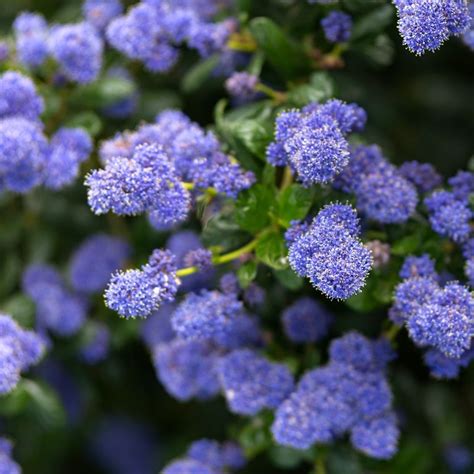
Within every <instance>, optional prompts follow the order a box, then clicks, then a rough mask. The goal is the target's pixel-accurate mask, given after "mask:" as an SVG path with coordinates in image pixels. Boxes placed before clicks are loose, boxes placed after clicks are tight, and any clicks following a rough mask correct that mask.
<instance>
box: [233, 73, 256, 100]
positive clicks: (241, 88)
mask: <svg viewBox="0 0 474 474" xmlns="http://www.w3.org/2000/svg"><path fill="white" fill-rule="evenodd" d="M258 82H259V80H258V77H257V76H254V75H253V74H249V73H247V72H235V73H234V74H232V75H231V76H230V77H229V78H228V79H227V80H226V81H225V87H226V89H227V92H228V93H229V94H230V95H231V96H232V97H235V98H236V99H241V100H244V101H249V100H252V99H253V98H254V97H255V96H256V90H255V88H256V86H257V84H258Z"/></svg>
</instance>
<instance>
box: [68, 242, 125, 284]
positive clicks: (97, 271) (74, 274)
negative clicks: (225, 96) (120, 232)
mask: <svg viewBox="0 0 474 474" xmlns="http://www.w3.org/2000/svg"><path fill="white" fill-rule="evenodd" d="M129 255H130V247H129V245H128V244H127V243H126V242H124V241H123V240H122V239H120V238H118V237H112V236H110V235H107V234H96V235H92V236H91V237H89V238H88V239H86V240H85V241H84V242H83V243H82V244H81V245H80V246H79V248H78V249H77V250H76V251H75V252H74V254H73V255H72V257H71V262H70V264H69V278H70V281H71V285H72V287H73V288H74V289H75V290H76V291H80V292H85V293H94V292H96V291H101V290H103V289H104V288H105V287H106V285H107V282H108V281H109V279H110V276H111V274H112V273H113V272H115V271H116V270H118V269H119V268H121V267H122V266H123V264H124V263H125V260H126V259H127V257H128V256H129Z"/></svg>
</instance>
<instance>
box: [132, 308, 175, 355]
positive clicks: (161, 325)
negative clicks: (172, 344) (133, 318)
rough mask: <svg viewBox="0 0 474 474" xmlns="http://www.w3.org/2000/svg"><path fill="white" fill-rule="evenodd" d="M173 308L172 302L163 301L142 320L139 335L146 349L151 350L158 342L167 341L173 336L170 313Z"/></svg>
mask: <svg viewBox="0 0 474 474" xmlns="http://www.w3.org/2000/svg"><path fill="white" fill-rule="evenodd" d="M175 308H176V306H175V305H174V304H173V303H163V304H162V305H161V306H160V307H159V309H158V310H157V311H155V312H154V313H153V314H151V315H150V316H148V318H146V319H145V320H144V321H143V323H142V325H141V327H140V335H141V338H142V339H143V342H144V343H145V344H146V346H147V347H148V349H150V350H152V349H153V348H154V347H155V346H157V345H158V344H161V343H164V342H169V341H171V340H172V339H173V338H174V337H175V333H174V331H173V327H172V326H171V315H172V314H173V312H174V310H175Z"/></svg>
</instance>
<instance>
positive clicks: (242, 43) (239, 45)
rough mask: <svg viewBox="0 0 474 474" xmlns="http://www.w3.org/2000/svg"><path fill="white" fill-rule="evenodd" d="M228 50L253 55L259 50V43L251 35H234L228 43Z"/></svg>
mask: <svg viewBox="0 0 474 474" xmlns="http://www.w3.org/2000/svg"><path fill="white" fill-rule="evenodd" d="M227 48H229V49H232V50H234V51H244V52H246V53H253V52H254V51H256V49H257V43H256V41H255V40H254V38H253V36H252V35H251V34H250V33H233V34H232V35H231V36H230V38H229V41H227Z"/></svg>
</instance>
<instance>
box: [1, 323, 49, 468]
mask: <svg viewBox="0 0 474 474" xmlns="http://www.w3.org/2000/svg"><path fill="white" fill-rule="evenodd" d="M44 350H45V343H44V340H43V338H42V337H41V336H40V335H38V334H37V333H35V332H33V331H28V330H26V329H23V328H21V327H20V326H19V325H18V324H17V322H16V321H15V320H14V319H12V317H11V316H9V315H6V314H0V394H1V395H4V394H6V393H9V392H11V391H12V390H13V389H14V388H15V387H16V385H17V384H18V382H19V381H20V375H21V372H23V371H25V370H27V369H28V368H30V367H31V366H32V365H35V364H37V363H38V361H39V360H40V358H41V356H42V355H43V353H44ZM1 455H2V453H1V449H0V457H1ZM0 465H1V461H0Z"/></svg>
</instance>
